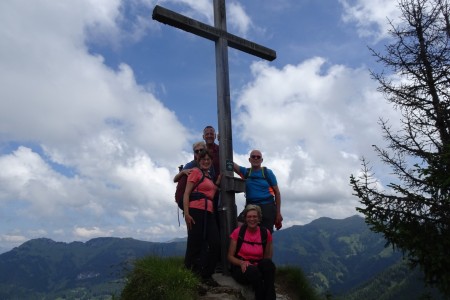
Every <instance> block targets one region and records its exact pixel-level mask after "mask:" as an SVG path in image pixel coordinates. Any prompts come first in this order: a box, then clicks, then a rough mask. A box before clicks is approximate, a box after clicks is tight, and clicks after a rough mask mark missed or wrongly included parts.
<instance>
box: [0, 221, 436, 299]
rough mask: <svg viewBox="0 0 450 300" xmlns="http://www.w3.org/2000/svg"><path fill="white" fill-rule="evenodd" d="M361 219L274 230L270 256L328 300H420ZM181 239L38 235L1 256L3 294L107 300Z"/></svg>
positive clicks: (393, 255)
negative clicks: (65, 239) (136, 265)
mask: <svg viewBox="0 0 450 300" xmlns="http://www.w3.org/2000/svg"><path fill="white" fill-rule="evenodd" d="M385 244H386V241H385V240H384V239H383V237H382V236H381V235H378V234H374V233H373V232H371V231H370V230H369V228H368V227H367V225H366V224H365V223H364V219H363V218H361V217H358V216H353V217H350V218H347V219H343V220H334V219H330V218H320V219H317V220H315V221H313V222H311V223H309V224H307V225H302V226H293V227H290V228H286V229H283V230H281V231H278V232H275V234H274V261H275V263H276V264H277V265H278V266H281V265H289V266H297V267H300V268H301V269H302V270H303V272H304V273H305V274H306V275H307V276H308V277H309V278H310V281H311V284H312V285H313V286H314V287H315V288H316V289H317V290H318V291H319V292H320V293H322V294H324V295H325V294H329V295H332V297H333V299H335V298H338V297H339V298H340V299H419V297H421V296H422V295H423V294H424V293H425V294H426V295H430V297H432V298H431V299H438V298H439V297H438V294H437V293H436V291H434V290H429V289H426V288H424V285H423V284H422V283H421V281H420V272H418V271H414V272H411V271H410V270H409V269H408V268H407V267H406V264H405V262H403V261H402V256H401V254H400V253H398V252H394V251H393V250H392V248H391V247H385ZM185 247H186V243H185V241H183V240H176V241H172V242H168V243H152V242H144V241H139V240H135V239H131V238H96V239H92V240H90V241H88V242H86V243H82V242H72V243H62V242H55V241H52V240H50V239H45V238H40V239H34V240H30V241H28V242H26V243H24V244H22V245H21V246H19V247H16V248H14V249H12V250H11V251H9V252H6V253H3V254H1V255H0V299H44V298H45V299H56V298H60V299H111V297H112V295H116V296H117V295H119V294H120V291H121V289H122V287H123V278H124V276H125V274H126V272H127V270H129V269H130V267H131V262H132V261H133V259H136V258H139V257H143V256H147V255H156V256H161V257H167V256H183V255H184V251H185Z"/></svg>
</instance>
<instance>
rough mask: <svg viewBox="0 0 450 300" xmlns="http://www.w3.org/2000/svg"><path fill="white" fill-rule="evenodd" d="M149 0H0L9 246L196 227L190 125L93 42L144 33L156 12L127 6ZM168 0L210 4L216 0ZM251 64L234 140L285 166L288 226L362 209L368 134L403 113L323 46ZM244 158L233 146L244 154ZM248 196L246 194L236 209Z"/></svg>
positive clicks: (0, 138)
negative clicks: (182, 200) (189, 186)
mask: <svg viewBox="0 0 450 300" xmlns="http://www.w3.org/2000/svg"><path fill="white" fill-rule="evenodd" d="M153 2H155V1H132V2H130V3H133V5H136V7H133V6H129V7H125V8H124V7H123V5H125V4H124V3H123V2H120V1H118V0H117V1H89V0H84V1H77V2H70V3H69V2H58V4H57V5H56V4H55V3H54V2H53V1H45V0H38V1H33V2H27V1H23V0H22V1H21V0H19V1H13V0H10V1H2V2H0V27H1V28H2V30H1V31H0V49H1V50H0V64H1V65H2V68H1V69H0V82H2V89H1V90H0V98H1V99H2V101H0V218H1V219H2V222H3V223H2V228H1V229H0V230H1V231H0V247H5V246H4V245H8V246H7V247H9V246H10V245H12V244H13V243H16V245H17V244H18V243H20V242H22V241H24V240H25V239H28V238H35V237H40V236H48V237H50V238H57V239H61V240H66V241H72V240H79V239H81V240H83V239H84V240H85V239H89V238H93V237H99V236H120V237H134V238H138V239H143V240H153V241H158V240H169V239H172V238H175V237H182V236H185V235H186V232H185V230H186V229H185V226H184V225H183V224H182V225H181V226H180V227H179V226H178V224H177V221H176V214H177V208H176V205H175V203H174V200H173V193H174V190H175V184H174V183H173V182H172V178H173V176H174V174H175V172H176V166H177V165H178V164H179V163H180V162H187V161H190V160H191V159H192V154H191V153H189V149H190V147H189V144H190V142H191V141H192V139H193V135H192V131H191V130H190V129H188V128H186V127H185V126H184V125H182V124H181V123H180V121H179V120H178V117H177V115H176V113H177V112H174V111H171V110H169V109H168V108H167V107H166V106H165V105H164V103H162V102H161V100H160V99H158V98H157V97H156V96H155V95H154V94H152V93H151V92H149V91H148V90H147V89H146V88H145V86H146V85H151V84H152V83H151V82H144V83H143V84H142V83H141V84H140V83H138V82H137V73H138V72H137V71H136V70H134V69H133V68H132V67H131V66H130V65H129V64H127V63H126V62H117V64H108V63H107V62H106V58H105V57H103V56H102V55H100V54H98V53H93V52H91V51H90V48H89V45H90V44H92V43H104V44H105V45H108V46H107V48H108V51H109V47H111V48H113V49H115V51H116V50H117V49H118V48H120V45H121V44H123V43H124V41H127V42H133V41H134V42H136V41H138V40H139V39H140V38H142V37H143V36H145V34H148V33H149V32H150V31H151V30H150V29H149V28H150V25H149V23H148V21H147V20H143V19H141V18H140V17H139V16H140V15H139V14H137V15H136V17H134V18H131V19H130V18H127V17H126V15H127V14H131V15H133V14H132V12H133V11H134V10H135V9H136V8H137V7H138V5H143V6H145V7H147V9H149V7H152V6H153V5H154V4H155V3H153ZM160 2H161V3H164V2H172V3H174V4H177V5H180V4H181V5H184V6H185V7H188V9H191V10H192V11H195V13H196V14H197V15H199V14H200V15H203V18H204V19H205V18H206V19H211V18H212V15H211V14H212V6H211V1H206V0H204V1H197V0H195V1H187V0H186V1H160ZM368 3H369V2H367V3H365V2H362V1H361V2H360V5H362V4H365V5H366V6H365V7H369V6H367V5H369V4H368ZM346 4H347V3H346ZM121 5H122V6H121ZM127 5H132V4H129V3H128V4H127ZM362 7H363V6H358V7H356V8H357V9H356V10H355V12H356V11H360V10H362V11H364V10H363V8H362ZM347 8H348V11H349V13H350V12H351V10H350V6H348V7H347ZM229 9H230V12H231V13H232V14H233V15H234V16H236V18H235V22H236V23H235V24H233V25H232V26H233V27H235V28H237V29H238V31H239V32H240V33H241V34H245V32H247V31H248V30H249V29H251V28H254V27H252V26H254V25H253V24H252V20H251V18H249V17H248V15H247V13H246V12H245V7H244V4H239V3H238V2H231V3H230V5H229ZM373 9H374V8H373ZM353 15H354V16H357V14H356V13H353ZM130 20H131V21H130ZM349 20H350V19H349ZM354 20H356V19H354ZM129 22H130V23H129ZM125 33H128V34H129V36H128V37H127V36H126V35H127V34H125ZM111 45H112V46H111ZM154 49H155V46H154V45H152V44H150V46H149V47H148V49H146V51H147V50H148V52H149V55H151V54H152V51H156V50H154ZM117 51H119V50H117ZM250 71H251V72H252V73H251V74H252V78H251V80H250V81H249V82H248V83H247V84H246V85H245V86H243V87H242V88H240V89H239V90H238V91H236V92H235V93H236V95H237V97H236V98H233V106H234V111H233V126H234V129H233V132H234V140H235V141H240V143H241V144H243V145H246V146H247V145H248V149H245V150H246V151H250V149H253V148H258V149H260V150H261V151H262V152H263V155H264V159H265V160H264V164H265V165H267V166H268V167H270V168H271V169H273V170H274V172H275V174H276V175H277V179H278V182H279V186H280V189H281V193H282V201H283V205H282V212H283V215H284V217H285V227H287V226H290V225H293V224H304V223H307V222H309V221H311V220H313V219H315V218H317V217H319V216H330V217H336V218H339V217H346V216H349V215H351V214H354V213H355V211H354V207H355V206H356V205H357V202H356V199H355V198H354V197H353V196H351V190H350V188H349V186H348V180H349V176H350V174H352V173H356V172H358V170H359V157H360V156H361V155H362V154H364V155H367V154H369V158H371V157H370V153H372V151H371V149H370V145H372V144H381V143H382V140H381V138H380V132H379V128H378V127H377V124H376V123H377V119H378V117H379V116H387V117H388V118H389V116H392V119H395V118H396V116H395V115H394V113H393V112H392V110H391V108H390V107H388V106H387V105H386V102H385V101H384V100H383V99H382V98H381V96H380V94H378V93H377V92H376V86H375V84H374V82H373V81H372V80H371V79H370V77H369V74H368V71H367V70H365V68H362V67H361V68H350V67H346V66H344V65H336V64H333V62H330V61H327V59H325V58H323V57H314V56H312V57H311V58H309V59H307V60H305V61H301V62H298V63H297V64H295V63H291V64H287V65H284V66H273V65H270V64H268V63H262V62H255V63H253V64H252V66H251V70H250ZM196 137H197V138H196V139H198V138H199V135H197V136H196ZM184 149H188V152H185V151H184ZM247 158H248V152H247V153H241V151H239V153H235V155H234V159H235V161H236V162H238V163H240V164H242V165H248V160H247ZM243 201H244V200H243V195H242V194H239V195H237V202H238V209H240V208H242V206H243Z"/></svg>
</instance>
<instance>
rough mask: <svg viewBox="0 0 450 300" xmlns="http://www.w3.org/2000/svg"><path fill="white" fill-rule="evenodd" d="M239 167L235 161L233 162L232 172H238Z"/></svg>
mask: <svg viewBox="0 0 450 300" xmlns="http://www.w3.org/2000/svg"><path fill="white" fill-rule="evenodd" d="M239 168H240V166H239V165H238V164H237V163H235V162H233V170H234V172H236V173H238V174H239Z"/></svg>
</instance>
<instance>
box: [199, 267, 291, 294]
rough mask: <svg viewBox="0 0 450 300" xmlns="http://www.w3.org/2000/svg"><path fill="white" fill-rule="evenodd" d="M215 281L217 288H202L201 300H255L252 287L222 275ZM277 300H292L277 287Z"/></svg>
mask: <svg viewBox="0 0 450 300" xmlns="http://www.w3.org/2000/svg"><path fill="white" fill-rule="evenodd" d="M213 278H214V280H215V281H216V282H217V283H218V284H219V286H217V287H210V286H207V285H201V286H200V291H199V294H200V297H199V299H201V300H215V299H216V300H217V299H221V300H253V299H254V293H253V290H252V288H251V287H250V286H244V285H241V284H239V283H237V282H236V281H234V279H233V278H231V277H230V276H225V275H223V274H221V273H216V274H213ZM276 290H277V300H292V299H293V298H291V297H289V296H288V295H286V294H285V293H284V292H283V291H282V287H280V286H278V285H276Z"/></svg>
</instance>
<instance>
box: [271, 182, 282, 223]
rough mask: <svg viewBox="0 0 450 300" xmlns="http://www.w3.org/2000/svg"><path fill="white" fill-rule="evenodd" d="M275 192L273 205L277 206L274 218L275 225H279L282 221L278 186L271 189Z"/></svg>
mask: <svg viewBox="0 0 450 300" xmlns="http://www.w3.org/2000/svg"><path fill="white" fill-rule="evenodd" d="M272 188H273V191H274V192H275V204H276V206H277V215H276V217H275V223H281V222H282V221H283V216H282V215H281V194H280V189H279V188H278V185H275V186H273V187H272Z"/></svg>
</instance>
